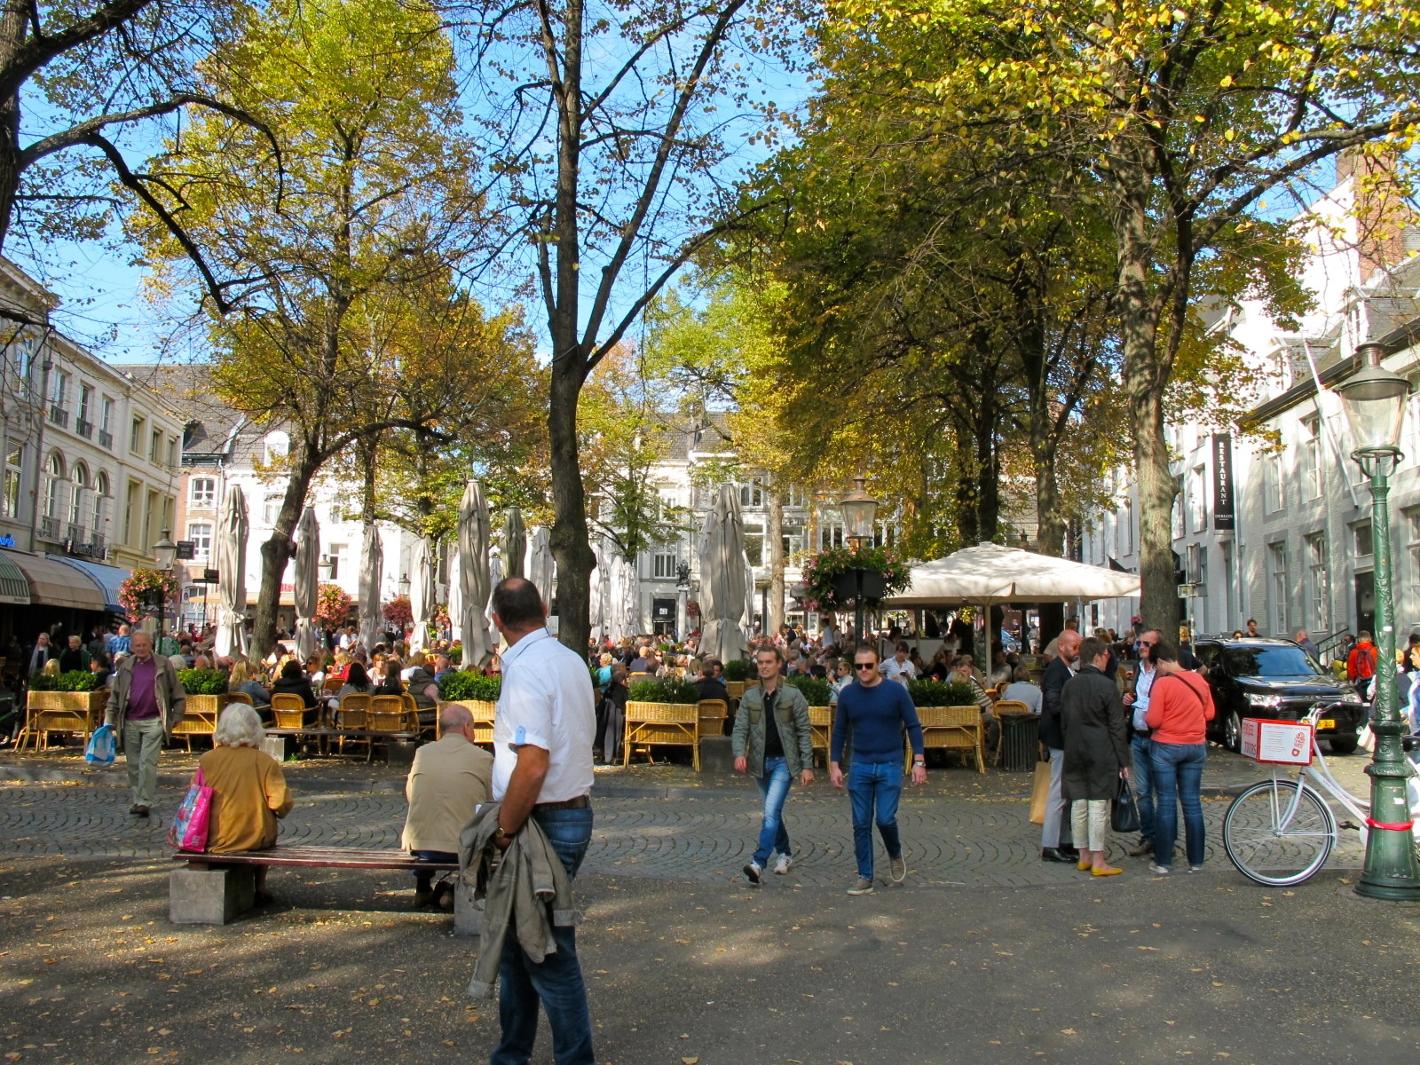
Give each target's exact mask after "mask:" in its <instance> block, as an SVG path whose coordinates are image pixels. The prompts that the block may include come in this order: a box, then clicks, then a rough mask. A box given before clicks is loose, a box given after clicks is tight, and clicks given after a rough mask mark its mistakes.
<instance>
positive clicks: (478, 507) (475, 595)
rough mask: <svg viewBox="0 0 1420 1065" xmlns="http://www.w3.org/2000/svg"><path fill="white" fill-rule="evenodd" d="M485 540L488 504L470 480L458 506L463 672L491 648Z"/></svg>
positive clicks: (476, 664)
mask: <svg viewBox="0 0 1420 1065" xmlns="http://www.w3.org/2000/svg"><path fill="white" fill-rule="evenodd" d="M488 540H489V534H488V504H487V503H485V502H484V500H483V489H482V486H480V485H479V483H478V482H477V481H475V480H473V479H471V478H470V480H469V482H468V484H466V485H464V490H463V500H462V501H461V502H460V503H459V569H458V583H459V586H460V600H461V603H462V609H461V610H460V611H459V622H460V627H461V628H462V630H463V631H462V638H463V666H464V668H465V669H476V668H479V667H481V666H482V665H483V664H484V663H485V662H486V661H487V660H488V659H489V657H490V656H491V655H492V654H493V649H494V646H495V641H494V639H493V634H492V632H491V631H490V630H489V628H488V613H487V609H486V608H487V606H488V598H489V595H490V594H491V593H492V588H493V585H492V584H491V582H490V579H489V572H488ZM450 609H451V610H452V608H450Z"/></svg>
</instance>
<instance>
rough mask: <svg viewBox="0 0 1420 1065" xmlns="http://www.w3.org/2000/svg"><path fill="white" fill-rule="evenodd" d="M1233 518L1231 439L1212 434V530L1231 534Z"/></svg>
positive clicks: (1226, 434)
mask: <svg viewBox="0 0 1420 1065" xmlns="http://www.w3.org/2000/svg"><path fill="white" fill-rule="evenodd" d="M1234 521H1235V519H1234V517H1233V437H1232V434H1231V433H1214V434H1213V529H1214V531H1216V532H1232V531H1233V529H1234V527H1235V525H1234Z"/></svg>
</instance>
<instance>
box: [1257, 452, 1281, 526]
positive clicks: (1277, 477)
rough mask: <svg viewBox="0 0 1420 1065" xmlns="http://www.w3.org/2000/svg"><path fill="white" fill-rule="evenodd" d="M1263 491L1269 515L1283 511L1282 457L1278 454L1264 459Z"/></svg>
mask: <svg viewBox="0 0 1420 1065" xmlns="http://www.w3.org/2000/svg"><path fill="white" fill-rule="evenodd" d="M1262 491H1263V503H1264V504H1265V509H1266V510H1267V512H1268V513H1269V514H1270V513H1272V512H1273V511H1278V510H1281V509H1282V456H1281V455H1279V454H1277V453H1276V452H1273V453H1272V454H1270V455H1264V456H1263V457H1262Z"/></svg>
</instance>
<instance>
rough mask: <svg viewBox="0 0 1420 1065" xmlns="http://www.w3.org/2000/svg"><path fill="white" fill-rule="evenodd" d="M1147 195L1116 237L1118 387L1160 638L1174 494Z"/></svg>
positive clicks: (1144, 605)
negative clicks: (1124, 400)
mask: <svg viewBox="0 0 1420 1065" xmlns="http://www.w3.org/2000/svg"><path fill="white" fill-rule="evenodd" d="M1146 203H1147V193H1146V192H1144V191H1138V192H1135V193H1131V194H1128V195H1126V196H1124V197H1123V198H1122V202H1121V206H1120V217H1119V225H1118V228H1117V235H1118V256H1119V310H1120V315H1119V325H1120V333H1121V338H1122V340H1123V346H1124V385H1125V388H1126V390H1127V391H1128V395H1129V409H1130V414H1131V421H1132V423H1133V426H1132V427H1133V430H1134V469H1135V475H1136V477H1137V478H1138V486H1139V581H1140V596H1139V613H1140V615H1141V616H1142V617H1143V618H1144V623H1145V624H1146V625H1151V626H1157V627H1158V628H1159V629H1160V630H1162V631H1163V632H1164V633H1166V634H1171V633H1174V632H1176V631H1177V629H1178V622H1179V617H1180V610H1179V601H1178V586H1177V584H1176V583H1175V581H1174V564H1173V529H1172V513H1173V501H1174V494H1175V485H1174V481H1173V477H1172V476H1171V475H1170V473H1169V455H1168V446H1167V445H1166V444H1165V442H1164V389H1165V387H1166V386H1167V384H1168V378H1169V367H1168V366H1166V365H1164V364H1163V363H1164V360H1162V359H1161V358H1160V355H1159V351H1158V322H1159V314H1160V311H1161V306H1160V302H1159V301H1160V297H1159V296H1158V295H1157V294H1151V293H1150V292H1149V273H1150V262H1151V257H1150V254H1149V244H1148V228H1147V227H1148V216H1147V213H1146V209H1145V205H1146Z"/></svg>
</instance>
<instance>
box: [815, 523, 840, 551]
mask: <svg viewBox="0 0 1420 1065" xmlns="http://www.w3.org/2000/svg"><path fill="white" fill-rule="evenodd" d="M842 546H843V525H842V524H841V523H840V522H836V521H826V522H824V523H823V524H822V525H820V526H819V527H818V549H819V550H820V551H826V550H828V548H830V547H842Z"/></svg>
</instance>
